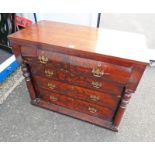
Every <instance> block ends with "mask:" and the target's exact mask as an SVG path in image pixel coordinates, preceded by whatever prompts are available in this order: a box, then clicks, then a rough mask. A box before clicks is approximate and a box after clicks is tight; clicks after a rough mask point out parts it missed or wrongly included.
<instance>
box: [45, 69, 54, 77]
mask: <svg viewBox="0 0 155 155" xmlns="http://www.w3.org/2000/svg"><path fill="white" fill-rule="evenodd" d="M53 74H54V72H53V71H50V70H45V75H46V76H47V77H52V76H53Z"/></svg>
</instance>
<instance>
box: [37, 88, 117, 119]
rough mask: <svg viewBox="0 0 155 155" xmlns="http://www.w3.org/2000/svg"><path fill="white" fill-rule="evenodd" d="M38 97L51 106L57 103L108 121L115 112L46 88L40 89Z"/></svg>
mask: <svg viewBox="0 0 155 155" xmlns="http://www.w3.org/2000/svg"><path fill="white" fill-rule="evenodd" d="M38 97H39V98H41V99H42V100H44V101H46V102H47V103H48V106H50V105H51V104H56V105H59V106H63V107H65V108H68V109H72V110H75V111H79V112H81V113H86V114H88V115H91V116H95V117H99V118H102V119H104V120H107V121H111V120H112V118H113V116H114V113H115V111H113V110H110V109H108V108H106V107H102V106H99V105H95V104H93V103H88V102H85V101H81V100H77V99H73V98H70V97H67V96H65V95H60V94H57V93H51V92H48V91H46V90H41V91H40V92H39V91H38Z"/></svg>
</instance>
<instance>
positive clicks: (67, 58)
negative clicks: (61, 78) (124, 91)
mask: <svg viewBox="0 0 155 155" xmlns="http://www.w3.org/2000/svg"><path fill="white" fill-rule="evenodd" d="M28 50H29V52H27V51H28ZM21 52H22V55H23V57H24V59H27V60H29V61H36V63H40V64H44V65H48V64H52V65H53V66H55V67H56V68H63V69H65V70H68V71H70V72H71V73H73V74H79V75H80V76H89V77H94V78H96V80H98V79H108V80H112V81H115V82H117V83H122V84H126V83H127V82H128V79H129V77H130V74H131V72H132V66H123V65H118V64H114V63H107V62H103V61H97V60H92V59H86V58H81V57H77V56H71V55H65V54H62V53H57V52H54V51H47V50H40V49H38V50H35V49H33V48H28V47H22V49H21Z"/></svg>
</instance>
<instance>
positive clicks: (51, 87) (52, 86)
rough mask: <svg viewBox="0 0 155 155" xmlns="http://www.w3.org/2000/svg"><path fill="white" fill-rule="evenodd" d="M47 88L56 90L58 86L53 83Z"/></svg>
mask: <svg viewBox="0 0 155 155" xmlns="http://www.w3.org/2000/svg"><path fill="white" fill-rule="evenodd" d="M47 86H48V88H49V89H54V88H55V87H56V85H54V84H52V83H48V84H47Z"/></svg>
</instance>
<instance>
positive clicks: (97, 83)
mask: <svg viewBox="0 0 155 155" xmlns="http://www.w3.org/2000/svg"><path fill="white" fill-rule="evenodd" d="M91 84H92V86H93V87H94V88H101V87H102V83H101V82H97V81H93V82H92V83H91Z"/></svg>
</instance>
